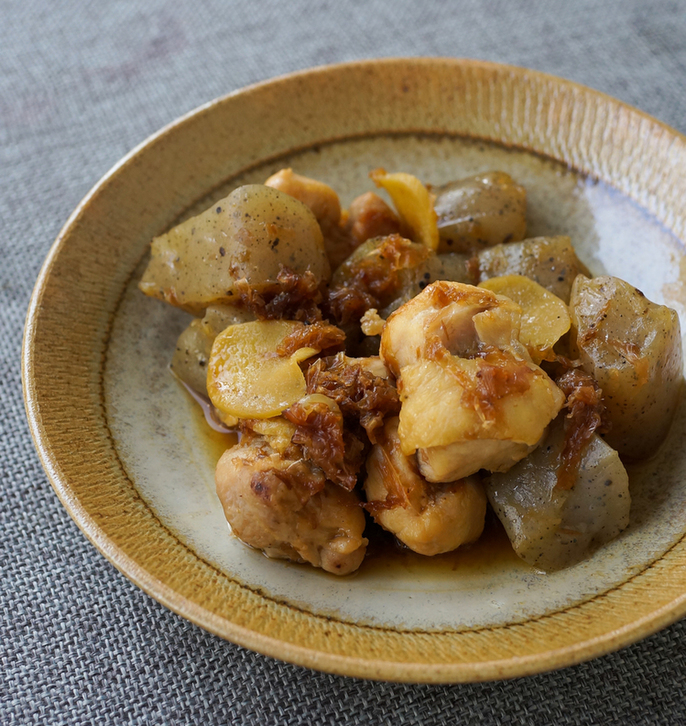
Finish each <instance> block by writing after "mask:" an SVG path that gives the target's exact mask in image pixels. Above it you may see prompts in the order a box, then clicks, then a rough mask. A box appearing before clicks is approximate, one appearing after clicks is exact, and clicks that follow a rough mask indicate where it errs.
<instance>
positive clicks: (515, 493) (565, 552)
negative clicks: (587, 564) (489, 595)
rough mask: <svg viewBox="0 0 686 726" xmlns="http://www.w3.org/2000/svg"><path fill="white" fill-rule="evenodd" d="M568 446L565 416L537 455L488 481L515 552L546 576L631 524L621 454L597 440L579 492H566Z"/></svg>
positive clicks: (585, 458)
mask: <svg viewBox="0 0 686 726" xmlns="http://www.w3.org/2000/svg"><path fill="white" fill-rule="evenodd" d="M564 441H565V435H564V415H560V416H559V417H558V418H557V419H556V420H555V421H554V422H553V423H552V424H551V426H550V430H549V432H548V435H547V436H546V438H545V439H544V441H543V442H542V443H541V445H540V446H539V447H538V448H537V449H536V450H535V451H534V452H533V453H531V454H529V456H527V457H526V459H523V460H522V461H520V462H519V463H518V464H515V466H513V467H512V468H511V469H510V470H509V471H508V472H506V473H499V474H491V476H490V477H489V478H488V479H487V481H486V493H487V494H488V498H489V501H490V502H491V506H492V507H493V509H494V510H495V513H496V514H497V515H498V518H499V519H500V521H501V522H502V523H503V525H504V527H505V530H506V531H507V534H508V536H509V538H510V541H511V542H512V546H513V548H514V550H515V552H516V553H517V554H518V555H519V556H520V557H521V558H522V559H523V560H525V561H526V562H528V563H529V564H530V565H533V566H534V567H536V568H538V569H539V570H544V571H551V570H559V569H561V568H563V567H569V566H570V565H573V564H575V563H577V562H580V561H581V560H583V559H584V558H586V557H588V556H589V555H590V554H592V552H593V551H594V550H595V549H597V548H598V547H600V546H601V545H603V544H605V543H607V542H609V541H610V540H612V539H614V538H615V537H616V536H617V535H618V534H619V533H620V532H621V531H622V530H623V529H625V528H626V527H627V525H628V524H629V509H630V505H631V497H630V496H629V480H628V477H627V473H626V470H625V469H624V466H623V465H622V462H621V461H620V459H619V455H618V454H617V452H616V451H615V450H614V449H611V448H610V447H609V446H608V445H607V444H606V443H605V442H604V441H603V440H602V439H601V438H600V437H599V436H597V435H596V434H594V435H593V436H592V438H591V440H590V442H589V443H588V444H587V445H586V447H585V449H584V451H583V453H582V455H581V462H580V465H579V469H578V473H577V476H576V479H575V483H574V486H573V487H572V488H571V489H564V488H562V487H560V486H559V485H558V468H559V465H560V457H561V455H562V450H563V447H564Z"/></svg>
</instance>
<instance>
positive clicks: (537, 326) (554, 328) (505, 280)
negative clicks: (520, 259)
mask: <svg viewBox="0 0 686 726" xmlns="http://www.w3.org/2000/svg"><path fill="white" fill-rule="evenodd" d="M479 287H483V288H486V289H487V290H490V291H491V292H494V293H496V294H497V295H505V296H506V297H509V298H510V300H513V301H514V302H516V303H517V305H519V307H520V308H521V309H522V321H521V328H520V332H519V339H520V341H521V342H522V343H523V344H524V345H525V346H526V348H527V350H528V351H529V355H530V356H531V358H532V360H533V361H534V363H540V362H541V361H543V360H548V359H550V358H551V357H552V351H553V346H554V345H555V343H557V341H558V340H559V339H560V338H561V337H562V336H563V335H564V334H565V333H566V332H567V331H568V330H569V328H570V325H571V321H570V318H569V311H568V309H567V306H566V305H565V304H564V302H562V300H560V298H559V297H557V295H553V293H552V292H548V290H546V289H545V288H544V287H543V286H542V285H539V284H538V283H537V282H534V281H533V280H532V279H530V278H528V277H524V276H523V275H504V276H502V277H492V278H491V279H490V280H486V281H485V282H482V283H481V284H480V285H479Z"/></svg>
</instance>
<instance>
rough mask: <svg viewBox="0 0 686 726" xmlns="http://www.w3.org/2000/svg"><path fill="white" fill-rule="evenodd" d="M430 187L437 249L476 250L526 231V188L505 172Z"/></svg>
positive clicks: (522, 236) (454, 250)
mask: <svg viewBox="0 0 686 726" xmlns="http://www.w3.org/2000/svg"><path fill="white" fill-rule="evenodd" d="M432 191H433V192H434V194H435V195H436V201H435V203H434V209H435V210H436V214H437V216H438V222H437V226H438V233H439V236H440V242H439V246H438V251H439V252H476V251H478V250H481V249H484V248H486V247H491V246H493V245H496V244H501V243H506V242H517V241H519V240H521V239H524V236H525V235H526V190H525V189H524V187H521V186H519V184H516V183H515V182H514V181H513V180H512V177H511V176H510V175H509V174H506V173H505V172H502V171H490V172H487V173H485V174H477V175H475V176H471V177H468V178H467V179H460V180H459V181H454V182H450V183H449V184H446V185H444V186H442V187H436V188H434V189H433V190H432Z"/></svg>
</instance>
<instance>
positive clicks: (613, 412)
mask: <svg viewBox="0 0 686 726" xmlns="http://www.w3.org/2000/svg"><path fill="white" fill-rule="evenodd" d="M570 312H571V318H572V333H571V340H570V342H571V346H572V353H573V355H575V356H577V357H579V358H580V359H581V361H582V366H583V368H584V370H586V371H587V372H588V373H590V374H591V375H592V376H593V377H594V378H595V379H596V381H598V384H599V385H600V387H601V388H602V390H603V394H604V400H605V405H606V406H607V409H608V413H609V416H610V422H611V424H612V427H611V429H610V431H609V433H608V434H606V436H605V439H606V440H607V442H608V444H610V446H612V447H613V448H615V449H617V451H618V452H619V453H620V454H621V455H622V456H625V457H627V458H631V459H643V458H646V457H648V456H651V455H652V454H654V453H655V452H656V451H657V449H658V447H659V445H660V444H661V443H662V441H663V440H664V438H665V436H666V435H667V432H668V431H669V427H670V425H671V422H672V418H673V417H674V412H675V410H676V407H677V404H678V402H679V395H680V392H681V387H682V380H683V362H682V347H681V330H680V326H679V316H678V315H677V314H676V312H675V311H674V310H671V309H670V308H668V307H665V306H664V305H657V304H655V303H653V302H650V300H648V299H647V298H646V297H645V295H643V293H642V292H640V291H639V290H637V289H636V288H635V287H633V286H632V285H630V284H629V283H627V282H624V281H623V280H620V279H619V278H617V277H609V276H603V277H596V278H594V279H592V280H591V279H589V278H587V277H584V276H583V275H579V276H578V277H577V278H576V280H575V282H574V287H573V288H572V296H571V301H570Z"/></svg>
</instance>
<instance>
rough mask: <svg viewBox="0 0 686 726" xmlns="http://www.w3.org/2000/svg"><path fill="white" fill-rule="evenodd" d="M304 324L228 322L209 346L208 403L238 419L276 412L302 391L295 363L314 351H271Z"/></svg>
mask: <svg viewBox="0 0 686 726" xmlns="http://www.w3.org/2000/svg"><path fill="white" fill-rule="evenodd" d="M302 328H305V326H304V325H303V324H302V323H298V322H295V321H292V320H260V321H255V322H252V323H242V324H240V325H232V326H230V327H229V328H227V329H226V330H224V331H223V332H222V333H220V334H219V335H218V336H217V338H216V339H215V341H214V344H213V345H212V353H211V354H210V360H209V365H208V370H207V391H208V393H209V396H210V400H211V401H212V403H213V405H214V406H216V408H218V409H219V410H220V411H224V412H225V413H228V414H231V415H232V416H237V417H238V418H270V417H271V416H278V415H279V414H280V413H281V412H282V411H284V410H285V409H286V408H288V407H289V406H291V405H292V404H294V403H295V402H296V401H297V400H299V399H300V398H302V397H303V396H304V395H305V394H306V393H307V387H306V384H305V376H304V375H303V372H302V371H301V370H300V366H299V365H298V363H299V362H300V361H303V360H306V359H307V358H309V357H311V356H313V355H315V354H316V353H318V352H319V351H318V350H317V349H316V348H310V347H303V348H299V349H297V350H295V351H294V352H293V353H291V354H290V355H288V356H280V355H279V354H278V352H277V349H278V348H279V346H280V345H282V343H283V342H284V340H285V339H286V338H287V337H288V336H289V335H291V334H293V333H294V332H296V331H298V330H300V329H302Z"/></svg>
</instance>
